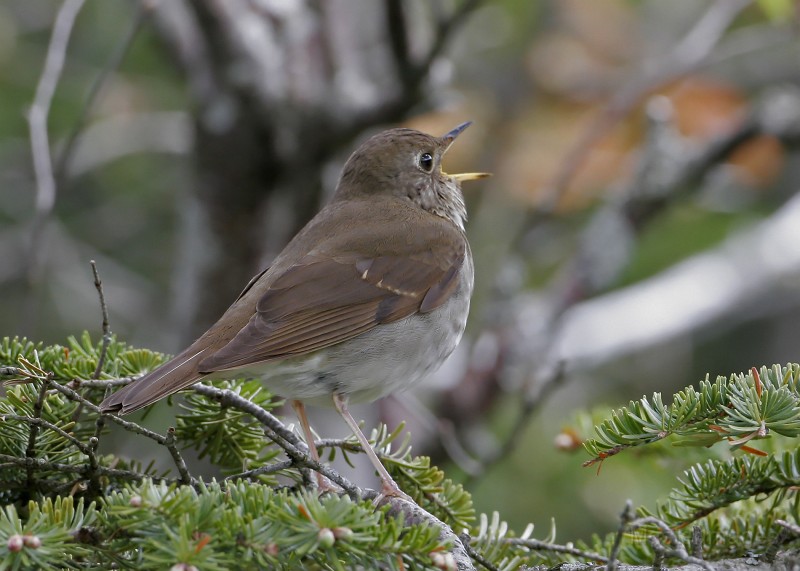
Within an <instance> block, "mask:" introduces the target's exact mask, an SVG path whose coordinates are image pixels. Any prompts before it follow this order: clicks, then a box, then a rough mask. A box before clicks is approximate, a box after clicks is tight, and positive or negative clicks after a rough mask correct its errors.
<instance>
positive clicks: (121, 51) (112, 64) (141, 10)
mask: <svg viewBox="0 0 800 571" xmlns="http://www.w3.org/2000/svg"><path fill="white" fill-rule="evenodd" d="M152 9H153V2H150V1H146V0H143V1H140V2H136V13H135V14H134V16H133V18H132V20H131V23H130V27H129V28H128V31H127V32H126V33H125V35H124V36H123V37H122V39H120V41H119V43H118V44H117V46H116V47H115V48H114V51H113V53H112V54H111V57H109V58H108V62H106V65H105V66H104V67H103V69H102V70H101V71H100V73H99V74H97V77H95V79H94V81H93V82H92V85H91V87H89V93H88V94H87V95H86V100H85V101H84V102H83V107H82V108H81V112H80V115H79V116H78V119H77V120H76V121H75V124H74V125H73V126H72V129H71V130H70V132H69V135H67V137H66V139H65V143H64V146H63V147H62V148H61V152H60V153H59V155H58V160H57V161H56V166H55V172H54V175H53V178H54V181H55V185H56V188H58V186H60V184H61V183H62V181H63V180H64V176H65V175H66V171H67V166H68V165H69V161H70V159H72V155H73V153H74V151H75V148H76V145H77V143H78V141H79V140H80V138H81V136H82V135H83V132H84V127H85V126H86V122H87V120H88V119H89V114H90V112H91V110H92V108H93V107H94V105H95V102H96V101H97V98H98V96H99V95H100V92H101V91H102V88H103V87H104V86H105V85H106V82H107V81H108V78H109V77H110V76H111V74H112V73H113V72H114V71H116V70H117V69H118V68H119V66H120V64H122V61H123V60H124V59H125V56H126V55H127V54H128V51H129V50H130V48H131V45H133V40H134V39H136V36H137V35H138V34H139V31H140V30H141V29H142V26H143V24H144V23H145V21H146V20H147V16H149V14H150V12H151V11H152Z"/></svg>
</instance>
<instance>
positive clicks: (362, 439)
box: [333, 393, 414, 503]
mask: <svg viewBox="0 0 800 571" xmlns="http://www.w3.org/2000/svg"><path fill="white" fill-rule="evenodd" d="M333 404H334V406H336V410H338V411H339V414H341V415H342V418H343V419H344V421H345V422H346V423H347V425H348V426H349V427H350V430H352V431H353V434H355V436H356V438H357V439H358V442H359V443H360V444H361V448H363V449H364V453H365V454H366V455H367V458H369V461H370V462H372V465H373V466H374V467H375V470H377V472H378V476H380V479H381V494H380V496H378V498H377V499H376V500H375V502H376V503H378V502H380V500H381V499H382V498H383V497H385V496H395V497H398V498H403V499H405V500H408V501H410V502H413V501H414V500H412V499H411V498H410V497H409V496H408V494H406V493H405V492H403V490H401V489H400V487H399V486H398V485H397V483H396V482H395V481H394V480H393V479H392V477H391V476H390V475H389V472H387V471H386V468H384V466H383V464H381V461H380V459H379V458H378V455H377V454H375V451H374V450H373V449H372V446H370V444H369V441H368V440H367V437H366V436H364V433H363V432H361V429H360V428H359V427H358V423H357V422H356V421H355V419H354V418H353V415H351V414H350V411H349V410H348V409H347V396H346V395H340V394H337V393H334V395H333Z"/></svg>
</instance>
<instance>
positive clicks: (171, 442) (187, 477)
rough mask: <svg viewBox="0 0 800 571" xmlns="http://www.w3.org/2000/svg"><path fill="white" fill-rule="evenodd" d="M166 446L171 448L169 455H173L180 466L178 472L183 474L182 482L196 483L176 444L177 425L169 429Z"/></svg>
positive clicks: (174, 460) (165, 441) (176, 463)
mask: <svg viewBox="0 0 800 571" xmlns="http://www.w3.org/2000/svg"><path fill="white" fill-rule="evenodd" d="M164 446H166V447H167V450H169V455H170V456H172V461H173V462H174V463H175V466H177V468H178V474H180V476H181V478H180V482H181V484H192V483H194V481H195V479H194V478H192V475H191V474H189V469H188V468H187V467H186V462H185V461H184V460H183V456H181V452H180V450H178V447H177V446H176V445H175V427H173V426H170V427H169V428H168V429H167V437H166V438H165V439H164Z"/></svg>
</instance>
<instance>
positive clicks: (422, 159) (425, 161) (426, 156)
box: [419, 153, 433, 172]
mask: <svg viewBox="0 0 800 571" xmlns="http://www.w3.org/2000/svg"><path fill="white" fill-rule="evenodd" d="M419 167H420V168H421V169H422V170H424V171H425V172H431V171H432V170H433V157H432V156H431V154H430V153H422V154H421V155H420V156H419Z"/></svg>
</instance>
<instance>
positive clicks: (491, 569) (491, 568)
mask: <svg viewBox="0 0 800 571" xmlns="http://www.w3.org/2000/svg"><path fill="white" fill-rule="evenodd" d="M458 538H459V539H460V540H461V543H462V544H463V545H464V549H466V550H467V555H469V556H470V557H472V558H473V559H474V560H475V561H477V562H478V563H479V564H480V565H482V566H483V567H484V568H485V569H488V571H500V569H499V568H498V567H496V566H495V565H492V563H491V562H490V561H488V560H487V559H486V558H485V557H484V556H483V555H481V554H480V553H479V552H478V551H476V550H475V548H474V547H472V545H471V541H472V538H471V537H470V536H469V534H468V533H462V534H461V535H459V536H458Z"/></svg>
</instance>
